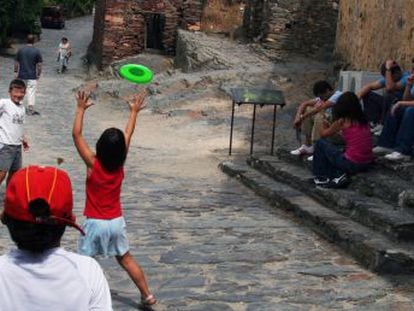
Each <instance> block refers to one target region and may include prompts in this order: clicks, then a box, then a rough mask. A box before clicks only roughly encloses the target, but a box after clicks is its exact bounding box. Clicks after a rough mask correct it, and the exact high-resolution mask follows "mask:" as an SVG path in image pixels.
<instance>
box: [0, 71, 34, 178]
mask: <svg viewBox="0 0 414 311" xmlns="http://www.w3.org/2000/svg"><path fill="white" fill-rule="evenodd" d="M9 94H10V98H5V99H0V184H1V183H2V182H3V180H4V179H5V178H6V175H7V173H8V174H9V175H8V178H7V182H8V181H9V180H10V178H11V177H12V176H13V174H14V173H15V172H16V171H17V170H19V169H20V168H21V167H22V146H23V149H24V150H25V151H27V150H28V149H29V145H28V143H27V140H26V138H25V137H24V135H23V124H24V122H25V114H26V110H25V108H24V106H23V98H24V95H25V94H26V84H25V83H24V81H23V80H20V79H14V80H13V81H12V82H11V83H10V86H9Z"/></svg>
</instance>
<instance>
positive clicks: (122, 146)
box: [72, 91, 157, 305]
mask: <svg viewBox="0 0 414 311" xmlns="http://www.w3.org/2000/svg"><path fill="white" fill-rule="evenodd" d="M146 95H147V94H146V91H142V92H140V93H139V94H138V95H135V96H134V99H133V100H132V101H131V102H130V103H129V109H130V114H129V119H128V122H127V125H126V128H125V132H122V131H121V130H119V129H117V128H108V129H106V130H105V131H104V132H103V133H102V135H101V137H100V138H99V139H98V142H97V143H96V154H95V153H94V152H93V151H92V150H91V148H90V147H89V146H88V144H87V142H86V141H85V139H84V138H83V136H82V127H83V117H84V113H85V111H86V109H88V108H89V107H90V106H91V105H92V103H91V102H90V101H89V95H87V94H85V92H81V91H79V92H78V93H77V95H76V100H77V109H76V114H75V120H74V123H73V130H72V135H73V140H74V143H75V146H76V149H77V150H78V152H79V155H80V156H81V158H82V160H83V161H84V162H85V164H86V167H87V178H86V205H85V211H84V215H85V216H86V217H87V219H86V220H85V223H84V225H83V229H84V230H85V232H86V236H85V237H82V236H81V237H80V239H79V245H78V248H79V252H80V253H81V254H84V255H88V256H96V255H104V256H115V257H116V259H117V261H118V263H119V264H120V265H121V266H122V268H123V269H124V270H125V271H126V272H127V273H128V275H129V276H130V278H131V279H132V281H133V282H134V283H135V285H136V286H137V287H138V289H139V291H140V293H141V303H142V304H143V305H153V304H155V303H156V302H157V300H156V299H155V297H154V295H152V294H151V292H150V291H149V289H148V285H147V281H146V279H145V275H144V271H143V270H142V269H141V267H140V266H139V264H138V263H137V262H136V261H135V259H134V258H133V257H132V255H131V254H130V253H129V245H128V239H127V236H126V225H125V220H124V217H123V216H122V208H121V202H120V195H121V185H122V180H123V178H124V168H123V167H124V162H125V160H126V156H127V153H128V147H129V144H130V141H131V137H132V134H133V133H134V130H135V124H136V119H137V116H138V113H139V112H140V111H141V110H142V109H143V107H144V105H143V102H144V100H145V97H146Z"/></svg>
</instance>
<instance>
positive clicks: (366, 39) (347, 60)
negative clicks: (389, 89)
mask: <svg viewBox="0 0 414 311" xmlns="http://www.w3.org/2000/svg"><path fill="white" fill-rule="evenodd" d="M413 9H414V2H413V1H412V0H392V1H389V0H370V1H359V0H346V1H341V2H340V9H339V18H338V30H337V39H336V48H335V53H336V55H337V57H338V58H339V59H341V60H342V64H343V66H344V67H347V68H350V69H355V70H374V71H377V70H378V68H379V66H380V64H381V63H382V62H383V61H384V60H386V59H387V58H393V59H396V60H397V61H399V62H400V63H401V64H402V65H403V66H404V67H405V68H406V69H409V68H412V67H413V57H414V40H413V39H414V10H413Z"/></svg>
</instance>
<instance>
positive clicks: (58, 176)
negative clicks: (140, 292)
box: [0, 166, 112, 311]
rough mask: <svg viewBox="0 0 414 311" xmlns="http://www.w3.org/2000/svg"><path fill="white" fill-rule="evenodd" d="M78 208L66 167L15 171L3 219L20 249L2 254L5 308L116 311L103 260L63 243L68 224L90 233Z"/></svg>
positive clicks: (0, 286) (0, 305) (0, 290)
mask: <svg viewBox="0 0 414 311" xmlns="http://www.w3.org/2000/svg"><path fill="white" fill-rule="evenodd" d="M72 208H73V199H72V186H71V182H70V179H69V177H68V175H67V174H66V173H65V172H64V171H62V170H59V169H57V168H55V167H39V166H29V167H26V168H23V169H21V170H19V171H18V172H16V173H15V174H14V175H13V177H12V179H11V180H10V182H9V184H8V186H7V188H6V196H5V201H4V210H3V212H2V214H1V221H2V223H3V224H5V225H6V226H7V228H8V230H9V232H10V236H11V238H12V240H13V241H14V243H15V244H16V245H17V249H14V250H11V251H9V252H8V253H7V254H5V255H2V256H0V309H1V310H34V311H35V310H62V311H63V310H64V311H72V310H112V303H111V295H110V292H109V286H108V283H107V281H106V279H105V276H104V274H103V271H102V269H101V267H100V266H99V264H98V263H97V262H96V261H95V260H94V259H93V258H90V257H87V256H82V255H79V254H76V253H73V252H69V251H66V250H64V249H63V248H61V247H60V241H61V238H62V236H63V234H64V232H65V228H66V226H71V227H74V228H76V229H78V230H79V231H80V232H81V233H82V234H84V232H83V230H82V229H81V228H80V227H79V226H78V225H77V224H76V223H75V216H74V215H73V213H72Z"/></svg>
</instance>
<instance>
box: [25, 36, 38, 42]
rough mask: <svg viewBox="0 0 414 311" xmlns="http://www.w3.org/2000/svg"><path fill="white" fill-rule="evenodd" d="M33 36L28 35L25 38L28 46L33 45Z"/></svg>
mask: <svg viewBox="0 0 414 311" xmlns="http://www.w3.org/2000/svg"><path fill="white" fill-rule="evenodd" d="M35 39H36V38H35V36H34V35H32V34H28V35H27V38H26V41H27V43H29V44H33V43H34V42H35Z"/></svg>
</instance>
